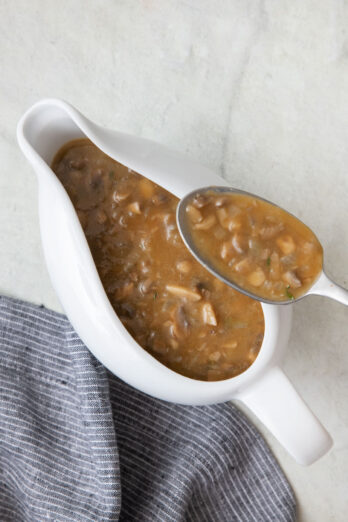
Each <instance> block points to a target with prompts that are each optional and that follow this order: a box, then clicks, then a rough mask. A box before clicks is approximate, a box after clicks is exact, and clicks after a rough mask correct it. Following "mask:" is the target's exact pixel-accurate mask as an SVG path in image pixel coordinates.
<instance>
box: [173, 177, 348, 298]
mask: <svg viewBox="0 0 348 522" xmlns="http://www.w3.org/2000/svg"><path fill="white" fill-rule="evenodd" d="M212 192H213V193H214V194H221V195H233V194H235V195H244V196H249V197H251V198H255V199H256V200H259V201H263V202H266V203H268V204H270V205H272V206H273V207H276V208H279V209H281V210H283V209H282V208H281V207H279V205H276V204H275V203H273V202H271V201H268V200H267V199H264V198H261V197H260V196H256V195H255V194H252V193H251V192H246V191H244V190H240V189H236V188H233V187H226V186H208V187H203V188H200V189H196V190H194V191H192V192H190V193H188V194H186V195H185V196H184V197H183V198H182V199H181V200H180V202H179V204H178V206H177V214H176V220H177V225H178V229H179V232H180V234H181V237H182V240H183V241H184V243H185V245H186V247H187V248H188V250H189V251H190V252H191V254H192V255H193V256H194V257H195V258H196V259H197V261H198V262H199V263H201V264H202V265H203V266H204V267H205V268H206V269H207V270H208V271H209V272H211V273H212V274H213V275H214V276H215V277H217V278H218V279H220V280H221V281H223V282H224V283H226V284H227V285H229V286H230V287H232V288H234V289H235V290H238V292H241V293H243V294H245V295H247V296H248V297H251V298H252V299H255V300H257V301H260V302H262V303H266V304H274V305H275V304H277V305H289V304H292V303H294V302H297V301H300V300H301V299H303V298H304V297H307V296H308V295H321V296H325V297H330V298H331V299H334V300H336V301H339V302H340V303H343V304H345V305H348V290H346V289H345V288H343V287H341V286H340V285H338V284H337V283H335V282H333V281H332V280H331V279H330V278H329V277H328V276H327V275H326V273H325V272H324V269H323V268H322V270H321V272H320V273H319V274H318V276H317V278H316V279H315V280H314V281H313V283H312V285H311V286H310V287H309V288H308V289H307V291H306V292H305V293H303V294H302V295H299V296H297V297H293V296H292V297H291V299H287V300H272V299H267V298H265V297H263V296H260V295H258V294H257V293H256V292H255V293H254V292H251V291H250V290H249V289H246V288H243V287H242V286H240V285H239V284H238V283H237V282H236V281H233V280H232V279H231V278H229V277H226V275H224V274H223V273H222V272H221V271H220V270H218V269H217V268H216V266H214V263H213V261H212V260H211V259H209V257H208V256H206V255H204V254H203V253H202V252H201V251H200V248H199V246H198V245H197V244H196V242H195V241H194V238H193V236H192V234H191V227H190V223H189V220H188V217H187V207H188V205H189V204H190V203H191V202H192V200H193V199H194V198H195V197H198V196H205V195H207V194H209V195H211V193H212ZM286 213H287V214H290V213H289V212H287V211H286ZM290 216H292V217H293V218H295V219H296V220H297V221H298V222H300V223H302V224H303V225H304V226H306V225H305V224H304V223H303V222H302V221H301V220H300V219H298V218H297V217H296V216H294V215H293V214H290ZM307 228H308V227H307Z"/></svg>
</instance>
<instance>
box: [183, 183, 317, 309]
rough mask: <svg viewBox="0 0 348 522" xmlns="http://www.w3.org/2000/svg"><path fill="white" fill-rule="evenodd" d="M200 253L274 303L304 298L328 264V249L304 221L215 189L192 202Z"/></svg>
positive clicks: (268, 205)
mask: <svg viewBox="0 0 348 522" xmlns="http://www.w3.org/2000/svg"><path fill="white" fill-rule="evenodd" d="M186 214H187V218H188V223H189V227H190V228H189V229H190V234H191V236H192V239H193V242H194V243H195V246H196V248H197V250H198V251H199V252H200V253H201V254H202V255H203V257H204V258H205V259H207V260H209V261H211V262H212V264H213V265H214V267H215V268H216V270H217V271H219V273H220V274H222V275H223V276H225V277H226V278H227V279H229V280H230V281H232V282H234V283H236V284H237V285H238V286H240V287H241V288H243V289H245V290H248V291H250V292H252V293H253V294H254V295H257V296H259V297H262V298H266V299H269V300H271V301H289V300H292V299H294V298H295V297H300V296H301V295H303V294H305V293H306V292H307V290H308V289H309V288H310V287H311V286H312V285H313V283H314V282H315V281H316V279H317V278H318V276H319V274H320V272H321V270H322V266H323V249H322V246H321V244H320V243H319V241H318V239H317V238H316V236H315V235H314V233H313V232H312V231H311V229H310V228H308V227H307V226H306V225H305V224H304V223H302V221H300V220H299V219H297V218H296V217H295V216H293V215H292V214H289V213H288V212H286V211H285V210H283V209H281V208H279V207H277V206H276V205H272V204H271V203H268V202H267V201H264V200H262V199H258V198H255V197H252V196H249V195H244V194H223V193H219V192H216V191H215V192H214V190H213V189H212V190H211V191H209V192H208V193H206V194H204V195H203V194H201V195H199V196H198V197H196V198H193V199H192V201H190V203H189V204H188V206H187V208H186Z"/></svg>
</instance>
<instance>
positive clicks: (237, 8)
mask: <svg viewBox="0 0 348 522" xmlns="http://www.w3.org/2000/svg"><path fill="white" fill-rule="evenodd" d="M347 27H348V4H347V2H341V1H331V2H328V1H327V0H294V1H288V0H285V1H283V2H276V1H275V0H264V1H262V0H255V1H245V0H182V1H179V0H138V1H136V0H117V1H114V2H105V1H102V0H95V1H94V2H85V1H82V0H76V1H75V2H69V1H67V0H61V1H60V2H59V3H58V2H55V1H54V0H48V1H47V0H46V1H44V0H31V1H30V2H27V1H26V0H18V1H17V2H13V1H10V0H2V2H0V53H1V54H0V56H1V78H0V93H1V98H0V99H1V120H0V157H1V164H0V198H1V205H0V237H1V241H2V248H1V249H0V267H1V270H0V292H1V293H4V294H7V295H11V296H16V297H20V298H23V299H26V300H30V301H33V302H36V303H43V304H45V305H46V306H47V307H50V308H53V309H55V310H60V305H59V303H58V301H57V298H56V296H55V293H54V291H53V289H52V287H51V284H50V281H49V278H48V275H47V272H46V268H45V263H44V259H43V255H42V250H41V244H40V236H39V225H38V214H37V185H36V179H35V176H34V175H33V172H32V171H31V169H30V167H29V165H28V163H27V162H26V160H25V159H24V157H23V156H22V154H21V152H20V151H19V148H18V146H17V143H16V138H15V129H16V123H17V121H18V119H19V117H20V116H21V114H22V113H23V111H24V110H25V109H27V108H28V107H29V106H30V105H31V104H32V103H33V102H35V101H37V100H38V99H40V98H42V97H45V96H54V97H61V98H64V99H66V100H68V101H70V102H71V103H72V104H74V105H76V106H77V107H78V108H79V109H80V110H81V111H82V112H84V113H85V114H86V115H87V116H89V117H90V118H91V119H94V120H96V121H97V122H99V123H100V124H102V125H105V126H108V127H111V128H118V129H120V130H123V131H126V132H130V133H134V134H137V135H140V136H144V137H147V138H152V139H154V140H156V141H160V142H162V143H164V144H167V145H169V146H170V147H172V148H174V149H177V150H179V151H183V152H185V153H187V154H189V155H190V156H191V157H192V158H195V159H198V160H199V161H201V162H202V163H203V164H206V165H208V166H209V167H211V168H213V169H215V170H216V172H218V173H221V174H222V175H223V176H224V177H226V178H227V179H228V180H229V181H231V183H232V184H233V185H234V186H238V187H240V188H243V189H246V190H251V191H253V192H257V193H259V194H260V195H262V196H264V197H266V198H269V199H271V200H274V201H276V202H278V203H279V204H280V205H283V206H285V207H286V208H287V209H289V210H290V211H292V212H293V213H295V214H297V215H298V216H299V217H300V218H302V219H303V220H304V221H305V222H306V223H308V224H309V225H310V226H311V227H312V228H313V229H314V230H315V231H316V233H317V235H318V236H319V238H320V239H321V241H322V243H323V245H324V247H325V262H326V266H327V269H328V271H329V273H331V274H332V275H334V277H335V278H336V280H337V281H338V282H339V283H341V284H345V285H346V286H348V270H347V266H348V234H347V223H348V204H347V203H348V147H347V143H348V125H347V122H348V30H347ZM294 308H295V310H294V326H293V332H292V336H291V341H290V345H289V349H288V352H287V355H286V359H285V363H284V368H285V370H286V372H287V374H288V375H289V377H290V378H291V380H292V382H293V383H294V385H295V386H296V388H297V389H298V391H299V392H300V393H301V394H302V396H303V398H304V399H305V400H306V402H307V403H308V404H309V405H310V407H311V408H312V409H313V411H314V412H315V413H316V414H317V415H318V417H319V418H320V419H321V421H322V422H323V424H324V425H325V426H326V427H327V429H328V430H329V431H330V433H331V434H332V436H333V438H334V441H335V446H334V448H333V449H332V451H331V452H330V453H329V454H328V455H327V456H325V457H324V458H322V459H321V460H320V461H319V462H317V463H316V464H314V465H312V466H311V467H309V468H305V467H301V466H299V465H298V464H296V463H295V462H294V461H293V460H292V459H291V457H289V456H288V455H287V454H286V453H285V451H284V450H283V449H282V448H281V447H280V445H279V444H278V443H277V441H276V440H275V439H274V438H273V437H272V436H271V435H270V434H269V433H268V432H267V431H266V430H265V429H264V428H263V427H262V426H260V425H259V423H258V422H257V421H256V420H255V419H253V420H254V421H255V422H256V424H257V425H258V427H259V429H260V430H261V431H262V433H263V435H264V436H265V438H266V439H267V441H268V442H269V444H270V445H271V447H272V449H273V451H274V453H275V455H276V457H277V459H278V461H279V462H280V464H281V466H282V468H283V469H284V472H285V474H286V475H287V477H288V478H289V480H290V482H291V484H292V486H293V488H294V491H295V493H296V497H297V500H298V505H299V520H300V521H305V522H321V521H322V522H330V521H332V522H340V521H342V522H343V521H345V520H347V508H348V495H347V491H348V407H347V403H348V349H347V339H348V310H347V308H345V307H344V306H342V305H340V304H338V303H335V302H333V301H330V300H328V299H327V300H326V299H323V298H319V297H312V298H308V299H306V300H304V301H302V302H300V303H298V304H296V305H295V307H294ZM250 417H252V416H251V415H250Z"/></svg>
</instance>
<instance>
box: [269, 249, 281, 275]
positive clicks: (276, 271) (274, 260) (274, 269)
mask: <svg viewBox="0 0 348 522" xmlns="http://www.w3.org/2000/svg"><path fill="white" fill-rule="evenodd" d="M270 261H271V267H270V271H269V275H270V278H271V279H273V281H276V280H277V279H279V277H280V261H279V255H278V254H277V252H272V254H271V257H270Z"/></svg>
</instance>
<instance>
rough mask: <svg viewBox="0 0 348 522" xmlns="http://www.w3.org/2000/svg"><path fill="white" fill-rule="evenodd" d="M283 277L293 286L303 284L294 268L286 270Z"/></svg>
mask: <svg viewBox="0 0 348 522" xmlns="http://www.w3.org/2000/svg"><path fill="white" fill-rule="evenodd" d="M282 279H283V281H284V282H285V283H287V284H288V285H290V286H291V288H300V286H302V283H301V281H300V279H299V278H298V277H297V276H296V274H295V273H294V272H293V271H292V270H288V271H287V272H284V274H283V275H282Z"/></svg>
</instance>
